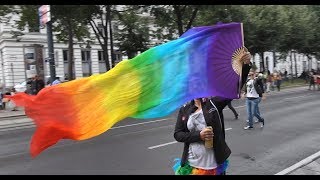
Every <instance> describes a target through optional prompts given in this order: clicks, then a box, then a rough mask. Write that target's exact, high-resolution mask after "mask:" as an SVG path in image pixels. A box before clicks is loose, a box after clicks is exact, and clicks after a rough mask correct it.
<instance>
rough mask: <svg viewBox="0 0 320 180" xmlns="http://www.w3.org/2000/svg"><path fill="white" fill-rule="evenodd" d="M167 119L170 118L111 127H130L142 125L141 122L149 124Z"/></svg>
mask: <svg viewBox="0 0 320 180" xmlns="http://www.w3.org/2000/svg"><path fill="white" fill-rule="evenodd" d="M167 120H169V119H158V120H154V121H148V122H143V123H136V124H129V125H124V126H116V127H113V128H110V129H118V128H124V127H130V126H137V125H141V124H149V123H154V122H160V121H167Z"/></svg>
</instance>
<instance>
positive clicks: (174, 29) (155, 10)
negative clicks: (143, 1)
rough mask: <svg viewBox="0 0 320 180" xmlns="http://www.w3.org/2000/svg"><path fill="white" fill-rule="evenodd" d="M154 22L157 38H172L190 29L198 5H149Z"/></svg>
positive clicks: (198, 8) (198, 7) (199, 7)
mask: <svg viewBox="0 0 320 180" xmlns="http://www.w3.org/2000/svg"><path fill="white" fill-rule="evenodd" d="M145 7H146V8H148V9H150V13H151V15H152V16H154V24H155V25H157V26H158V29H157V30H156V32H155V34H156V35H157V36H156V38H157V39H162V40H172V39H175V38H177V36H176V35H178V36H181V35H182V34H183V33H184V32H186V31H187V30H188V29H190V28H191V27H192V26H193V24H194V21H195V19H196V17H197V14H198V12H199V11H200V9H201V7H202V6H200V5H150V6H145Z"/></svg>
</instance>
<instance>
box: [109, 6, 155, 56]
mask: <svg viewBox="0 0 320 180" xmlns="http://www.w3.org/2000/svg"><path fill="white" fill-rule="evenodd" d="M139 10H140V8H138V7H130V6H128V7H127V9H126V10H125V11H123V12H118V13H117V17H118V19H119V25H121V26H123V29H121V30H119V31H118V32H115V34H114V35H115V39H116V40H117V41H118V44H117V45H118V46H119V48H120V50H121V51H126V52H127V55H128V58H133V57H134V56H135V55H136V53H137V52H138V51H141V52H143V51H145V50H147V49H148V48H149V27H148V25H149V17H143V16H139V15H137V11H139Z"/></svg>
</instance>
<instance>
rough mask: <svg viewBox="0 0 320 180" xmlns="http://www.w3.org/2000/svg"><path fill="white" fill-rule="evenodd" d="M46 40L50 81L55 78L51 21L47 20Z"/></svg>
mask: <svg viewBox="0 0 320 180" xmlns="http://www.w3.org/2000/svg"><path fill="white" fill-rule="evenodd" d="M47 38H48V39H47V40H48V54H49V65H50V83H52V82H53V81H54V79H55V78H56V68H55V64H54V52H53V36H52V22H51V21H49V22H47Z"/></svg>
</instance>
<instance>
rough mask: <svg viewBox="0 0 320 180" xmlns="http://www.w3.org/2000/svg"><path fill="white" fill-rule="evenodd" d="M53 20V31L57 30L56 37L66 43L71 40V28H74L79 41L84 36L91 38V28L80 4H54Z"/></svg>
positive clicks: (52, 9) (73, 30)
mask: <svg viewBox="0 0 320 180" xmlns="http://www.w3.org/2000/svg"><path fill="white" fill-rule="evenodd" d="M51 11H52V20H53V21H54V22H55V23H54V24H53V31H54V32H56V37H57V39H58V40H59V41H63V42H65V43H67V42H68V40H69V37H68V36H69V34H68V32H69V30H72V32H73V35H74V37H75V38H77V39H78V41H83V40H84V38H90V33H89V28H88V26H87V24H85V23H84V21H83V17H82V14H81V12H82V9H81V6H79V5H52V6H51Z"/></svg>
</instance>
